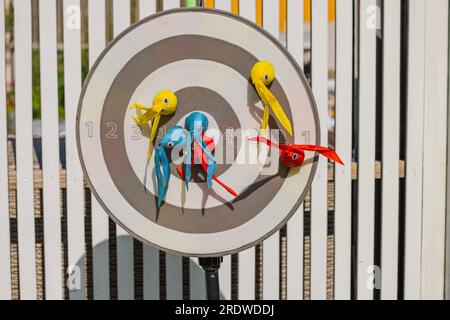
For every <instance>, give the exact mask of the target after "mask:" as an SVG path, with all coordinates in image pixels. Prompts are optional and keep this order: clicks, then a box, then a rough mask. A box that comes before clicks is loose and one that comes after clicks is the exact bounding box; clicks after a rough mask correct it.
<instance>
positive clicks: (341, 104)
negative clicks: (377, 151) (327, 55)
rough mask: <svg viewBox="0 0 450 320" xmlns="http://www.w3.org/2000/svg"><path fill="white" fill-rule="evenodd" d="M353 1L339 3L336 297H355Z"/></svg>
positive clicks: (335, 215) (335, 205)
mask: <svg viewBox="0 0 450 320" xmlns="http://www.w3.org/2000/svg"><path fill="white" fill-rule="evenodd" d="M353 18H354V15H353V1H352V0H339V1H338V2H337V3H336V138H335V139H336V142H335V144H336V151H337V153H338V154H339V156H340V157H341V159H342V161H343V162H344V164H345V165H344V166H339V165H336V166H335V177H334V179H335V185H334V190H335V197H334V199H335V200H334V208H335V210H334V221H335V229H334V233H335V234H334V237H335V269H334V272H335V274H338V275H339V276H338V277H334V298H335V299H337V300H349V299H350V298H351V263H352V255H351V250H352V248H351V246H352V106H353V39H352V37H350V36H349V35H350V34H352V32H353Z"/></svg>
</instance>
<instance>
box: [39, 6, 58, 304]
mask: <svg viewBox="0 0 450 320" xmlns="http://www.w3.org/2000/svg"><path fill="white" fill-rule="evenodd" d="M56 13H57V11H56V1H55V0H49V1H40V2H39V17H40V19H39V28H40V30H39V33H40V37H39V40H40V44H39V47H40V62H41V65H40V68H41V69H40V73H41V88H44V90H41V122H42V125H41V127H42V174H43V186H42V188H43V202H44V206H43V208H44V212H43V213H44V249H45V250H44V252H45V257H44V260H45V298H46V299H62V298H63V292H62V285H61V281H62V276H63V272H62V269H61V262H62V255H61V204H60V203H61V199H60V198H61V191H60V190H61V189H60V177H59V172H60V159H59V116H58V57H57V48H56V45H57V35H56Z"/></svg>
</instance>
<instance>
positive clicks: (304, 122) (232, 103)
mask: <svg viewBox="0 0 450 320" xmlns="http://www.w3.org/2000/svg"><path fill="white" fill-rule="evenodd" d="M262 60H265V61H270V62H271V63H272V64H273V66H274V68H275V70H276V77H275V80H274V81H273V83H272V84H271V86H270V91H271V92H272V93H273V94H274V95H275V96H276V97H277V99H278V101H279V102H280V104H281V105H282V106H283V110H284V112H285V113H286V115H287V117H288V118H289V119H291V123H292V132H293V135H292V136H291V135H288V134H284V135H283V136H282V137H281V138H282V139H284V140H285V142H286V143H287V144H289V143H300V144H319V143H320V141H319V121H318V116H317V110H316V106H315V102H314V99H313V97H312V93H311V90H310V88H309V86H308V84H307V80H306V78H305V76H304V75H303V72H302V71H301V69H300V68H299V66H298V65H297V64H296V63H295V61H294V59H293V58H292V56H291V55H290V54H289V53H288V52H287V51H286V50H285V48H284V47H283V45H282V44H281V43H279V42H278V40H276V39H275V38H274V37H272V36H271V35H270V34H269V33H267V32H266V31H264V30H263V29H261V28H260V27H258V26H257V25H255V24H254V23H252V22H250V21H248V20H246V19H243V18H240V17H238V16H235V15H232V14H229V13H226V12H222V11H218V10H209V9H203V8H189V9H175V10H169V11H165V12H163V13H159V14H156V15H153V16H150V17H148V18H146V19H144V20H142V21H140V22H138V23H137V24H135V25H133V26H131V27H130V28H128V29H127V30H125V31H124V32H123V33H121V34H120V35H119V36H118V37H117V38H115V39H114V40H113V41H112V42H111V44H110V45H109V46H108V47H107V48H106V49H105V51H104V52H103V53H102V54H101V55H100V57H99V59H98V60H97V62H96V63H95V64H94V66H93V68H92V69H91V71H90V73H89V75H88V77H87V80H86V82H85V84H84V87H83V91H82V94H81V97H80V101H79V106H78V114H77V126H76V128H77V139H78V140H77V141H78V152H79V156H80V159H81V163H82V167H83V170H84V173H85V176H86V178H87V180H88V182H89V185H90V188H91V190H92V192H93V194H94V195H95V197H96V198H97V200H98V201H99V203H100V204H101V205H102V207H103V208H104V210H105V211H106V212H107V213H108V214H109V215H110V216H111V218H112V219H113V220H114V221H115V222H116V223H118V224H119V225H120V226H121V227H123V228H124V229H125V230H127V231H128V232H129V233H130V234H131V235H133V236H135V237H136V238H138V239H140V240H142V241H144V242H146V243H148V244H151V245H154V246H156V247H158V248H161V249H163V250H165V251H169V252H172V253H176V254H181V255H186V256H198V257H206V256H221V255H226V254H232V253H236V252H239V251H241V250H244V249H246V248H249V247H250V246H253V245H255V244H257V243H259V242H260V241H262V240H263V239H265V238H267V237H269V236H270V235H271V234H273V233H274V232H276V231H278V230H279V229H280V228H281V227H282V226H283V225H284V224H285V223H286V222H287V220H288V219H289V218H290V217H291V216H292V215H293V214H294V213H295V212H296V210H297V209H298V207H299V206H300V204H301V203H302V201H303V199H304V197H305V194H306V192H307V191H308V189H309V187H310V185H311V183H312V180H313V177H314V173H315V169H316V160H317V158H316V157H315V154H314V153H312V152H307V153H306V158H305V162H304V164H303V165H302V166H301V167H298V168H293V169H289V168H286V167H284V166H280V165H279V163H278V161H269V160H268V159H269V158H270V157H269V154H270V153H271V152H272V151H271V150H270V148H269V147H266V148H265V147H264V146H263V145H262V144H258V143H249V142H248V141H249V137H250V136H254V135H255V131H257V129H258V128H259V127H260V123H261V117H262V114H263V109H264V104H263V103H262V102H261V99H260V97H259V95H258V93H257V91H256V90H255V88H254V86H253V84H252V83H251V81H250V80H249V77H250V70H251V68H252V66H253V65H254V64H255V63H256V62H258V61H262ZM165 89H168V90H171V91H173V92H174V93H175V94H176V96H177V98H178V108H177V111H176V113H174V114H173V115H170V116H168V117H162V118H161V122H160V123H159V129H158V134H157V137H156V139H155V141H154V145H155V146H157V145H158V142H159V140H160V139H161V137H162V136H163V135H164V132H166V131H167V130H169V129H170V128H173V127H174V126H176V125H180V126H184V120H185V119H186V117H187V116H188V115H189V114H192V112H195V111H199V112H202V113H203V114H204V115H206V117H207V118H208V120H209V128H208V131H207V132H206V133H205V134H209V135H210V136H212V137H213V140H214V142H215V144H216V145H217V146H219V145H221V146H224V147H222V148H220V152H221V153H223V154H224V155H225V156H223V157H220V158H222V159H221V161H217V170H216V172H215V174H216V176H217V178H219V179H220V180H221V181H223V182H224V183H226V184H227V185H229V186H231V187H232V188H233V189H234V190H235V191H236V193H237V194H238V196H237V197H233V196H232V195H230V194H229V193H227V192H226V191H225V190H224V189H223V188H221V187H220V186H219V184H217V183H213V184H212V187H211V188H208V186H207V183H206V182H205V174H204V171H203V172H202V170H201V168H202V167H201V166H197V165H196V166H195V167H200V168H197V169H196V168H194V169H193V170H192V180H191V182H190V184H189V188H187V187H186V185H185V181H183V179H182V177H181V176H180V175H179V173H177V170H176V165H175V164H172V163H171V165H170V170H171V174H170V184H169V186H168V190H167V194H166V196H165V199H164V202H163V203H162V205H161V206H160V207H158V201H157V199H158V192H157V182H156V177H155V176H156V173H155V165H154V156H155V155H154V152H153V153H152V155H151V158H150V161H149V162H148V163H147V151H148V146H149V139H150V138H149V136H150V133H149V132H150V130H149V128H147V127H143V126H139V125H137V124H136V122H135V120H134V119H133V115H135V114H136V110H133V109H130V106H131V105H133V104H134V103H135V102H139V103H142V104H143V105H147V106H151V105H152V100H153V97H154V96H155V95H156V94H157V93H158V92H160V91H161V90H165ZM269 127H270V129H271V130H272V129H280V132H283V128H282V127H281V126H280V125H279V123H278V122H277V121H276V120H275V119H273V118H271V119H270V121H269ZM217 133H221V134H217ZM218 150H219V148H216V158H218V159H219V156H218V154H217V153H218V152H219V151H218ZM255 154H256V155H257V158H258V160H259V161H251V159H252V156H253V155H255ZM182 156H183V155H182V154H180V157H182ZM261 156H263V158H264V157H265V158H264V161H260V160H261Z"/></svg>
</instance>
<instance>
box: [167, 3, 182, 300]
mask: <svg viewBox="0 0 450 320" xmlns="http://www.w3.org/2000/svg"><path fill="white" fill-rule="evenodd" d="M179 6H180V1H179V0H164V10H169V9H174V8H178V7H179ZM182 271H183V269H182V258H181V257H179V256H176V255H172V254H166V290H167V299H168V300H181V299H182V298H183V284H182V281H183V274H182Z"/></svg>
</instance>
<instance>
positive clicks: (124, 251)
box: [113, 0, 134, 300]
mask: <svg viewBox="0 0 450 320" xmlns="http://www.w3.org/2000/svg"><path fill="white" fill-rule="evenodd" d="M113 13H114V14H113V21H114V22H113V29H114V36H115V37H116V36H117V35H118V34H120V33H121V32H122V31H123V30H125V29H126V28H127V27H128V26H129V25H130V23H131V21H130V19H131V16H130V14H131V12H130V1H124V0H114V1H113ZM116 236H117V288H118V298H119V299H125V300H127V299H133V298H134V261H133V257H134V254H133V237H132V236H130V235H129V234H128V232H126V231H125V230H124V229H123V228H122V227H120V226H119V225H117V226H116Z"/></svg>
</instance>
